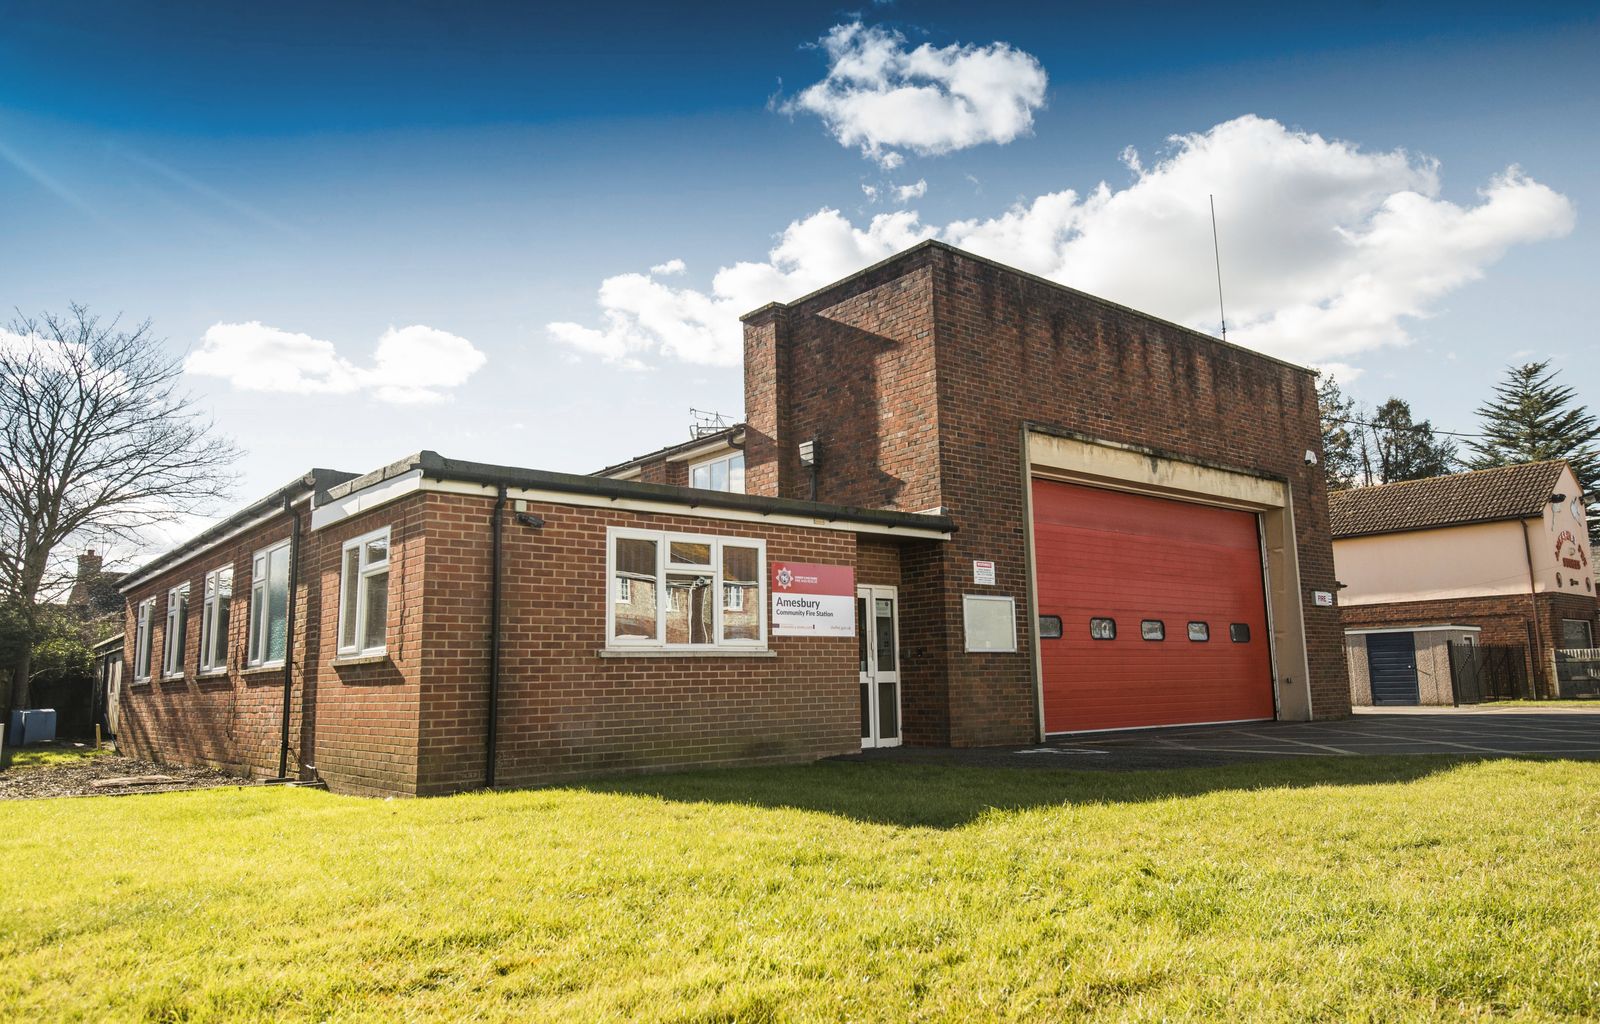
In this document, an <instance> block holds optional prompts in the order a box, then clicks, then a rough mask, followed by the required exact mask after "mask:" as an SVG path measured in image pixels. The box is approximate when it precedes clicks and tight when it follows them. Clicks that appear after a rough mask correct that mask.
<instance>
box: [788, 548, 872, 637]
mask: <svg viewBox="0 0 1600 1024" xmlns="http://www.w3.org/2000/svg"><path fill="white" fill-rule="evenodd" d="M771 589H772V635H773V636H855V635H856V571H855V568H854V567H853V566H848V565H814V564H812V563H810V562H773V563H772V588H771Z"/></svg>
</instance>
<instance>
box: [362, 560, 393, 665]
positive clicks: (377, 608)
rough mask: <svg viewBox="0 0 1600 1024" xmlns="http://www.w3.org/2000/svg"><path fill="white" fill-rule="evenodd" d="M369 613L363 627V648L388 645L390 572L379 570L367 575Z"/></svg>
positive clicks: (368, 648)
mask: <svg viewBox="0 0 1600 1024" xmlns="http://www.w3.org/2000/svg"><path fill="white" fill-rule="evenodd" d="M365 585H366V588H367V614H366V623H365V625H364V626H363V627H362V635H361V648H362V650H370V649H372V648H375V647H383V646H385V645H386V643H387V640H388V636H387V633H386V630H387V628H388V624H389V574H388V573H387V572H377V573H373V574H372V575H370V576H368V577H367V580H366V584H365Z"/></svg>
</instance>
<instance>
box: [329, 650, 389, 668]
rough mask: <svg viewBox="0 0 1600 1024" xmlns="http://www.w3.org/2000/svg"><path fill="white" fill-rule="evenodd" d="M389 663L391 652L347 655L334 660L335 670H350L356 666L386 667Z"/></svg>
mask: <svg viewBox="0 0 1600 1024" xmlns="http://www.w3.org/2000/svg"><path fill="white" fill-rule="evenodd" d="M388 662H389V652H387V651H380V652H379V653H377V654H345V655H340V656H339V657H337V658H335V659H333V667H334V668H350V667H352V666H355V665H386V664H388Z"/></svg>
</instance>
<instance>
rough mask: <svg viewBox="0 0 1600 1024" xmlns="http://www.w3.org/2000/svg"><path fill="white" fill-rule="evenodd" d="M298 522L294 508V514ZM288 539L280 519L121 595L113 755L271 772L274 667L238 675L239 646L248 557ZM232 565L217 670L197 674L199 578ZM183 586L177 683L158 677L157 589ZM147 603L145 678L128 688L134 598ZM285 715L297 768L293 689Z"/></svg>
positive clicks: (278, 714) (276, 710) (279, 676)
mask: <svg viewBox="0 0 1600 1024" xmlns="http://www.w3.org/2000/svg"><path fill="white" fill-rule="evenodd" d="M301 514H302V515H304V512H303V509H302V512H301ZM288 536H289V520H288V517H287V516H280V517H278V518H277V519H276V520H275V521H273V522H272V523H269V524H267V525H264V526H261V527H258V528H257V529H255V530H252V531H251V532H249V533H247V534H244V535H241V536H240V537H238V538H235V539H234V540H231V541H229V542H227V544H226V545H225V546H223V547H221V548H218V549H214V550H212V551H210V552H207V553H205V554H202V555H199V556H197V557H195V558H193V559H191V560H189V561H187V562H185V563H183V564H181V565H178V566H175V567H173V568H172V569H169V570H168V571H166V572H164V573H162V574H161V575H160V576H158V577H156V578H155V579H153V580H151V581H150V582H149V583H146V584H144V585H143V586H141V587H139V588H138V589H136V590H134V591H133V592H131V593H129V594H127V595H125V596H126V598H127V603H126V605H125V614H126V634H125V638H124V643H123V675H122V678H123V680H124V685H123V687H122V707H121V710H120V715H121V717H120V720H119V723H118V730H117V744H118V746H119V748H120V749H122V750H124V751H126V752H128V753H129V754H132V755H133V756H136V757H142V758H146V759H149V760H154V761H160V762H174V763H179V764H209V765H214V766H217V767H221V768H227V769H230V770H233V771H237V772H240V773H241V774H254V775H276V774H277V771H278V748H279V728H280V723H281V722H282V709H283V669H282V668H281V667H280V668H272V669H248V668H246V667H245V653H246V650H245V644H246V637H247V635H248V634H247V630H248V628H249V605H250V571H251V558H252V556H253V555H254V553H255V552H256V551H258V550H260V549H262V548H264V547H267V546H269V545H271V544H275V543H277V542H278V541H280V540H283V539H284V538H286V537H288ZM230 564H231V565H232V566H233V602H232V605H231V610H230V615H229V623H228V660H227V666H228V668H227V672H226V674H224V675H221V676H207V677H204V678H202V677H200V676H199V675H198V670H199V664H200V616H201V609H202V607H203V602H204V595H205V574H206V573H207V572H210V571H212V570H213V569H217V568H220V567H222V566H224V565H230ZM184 580H187V581H189V620H188V628H187V631H186V632H187V643H186V644H185V648H186V649H185V651H184V657H183V665H184V676H183V678H182V679H180V680H170V681H169V680H163V679H162V678H161V663H162V657H163V652H164V650H165V647H166V615H167V591H168V590H169V589H170V588H171V587H173V586H176V585H177V584H179V583H181V582H183V581H184ZM300 582H301V590H300V610H301V612H302V614H301V615H300V616H299V622H298V624H297V629H296V634H295V638H294V642H295V645H296V646H297V647H298V646H299V645H300V644H302V643H303V642H304V636H305V634H304V626H305V616H304V614H303V612H304V610H305V608H306V600H305V588H304V584H305V582H306V581H305V579H304V577H302V579H301V581H300ZM149 597H153V598H155V609H154V612H153V614H152V619H151V621H152V632H151V657H150V662H151V676H152V678H151V681H150V682H149V683H134V682H133V659H134V654H135V637H136V632H137V623H136V620H135V615H136V610H137V608H138V605H139V603H140V602H141V601H143V600H144V599H146V598H149ZM300 683H301V680H300V678H299V676H298V674H297V676H296V692H295V697H294V704H293V710H292V717H291V733H290V742H291V749H290V761H289V763H290V767H291V770H293V768H294V766H295V765H297V764H298V763H299V757H298V755H299V752H300V751H299V747H298V745H297V744H296V742H295V740H296V737H297V736H298V721H299V685H300Z"/></svg>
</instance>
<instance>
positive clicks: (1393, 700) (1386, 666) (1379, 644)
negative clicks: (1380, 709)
mask: <svg viewBox="0 0 1600 1024" xmlns="http://www.w3.org/2000/svg"><path fill="white" fill-rule="evenodd" d="M1367 675H1368V677H1369V678H1370V679H1371V680H1372V703H1374V704H1415V703H1417V643H1416V638H1415V637H1414V636H1413V635H1412V634H1410V633H1368V634H1367Z"/></svg>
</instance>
